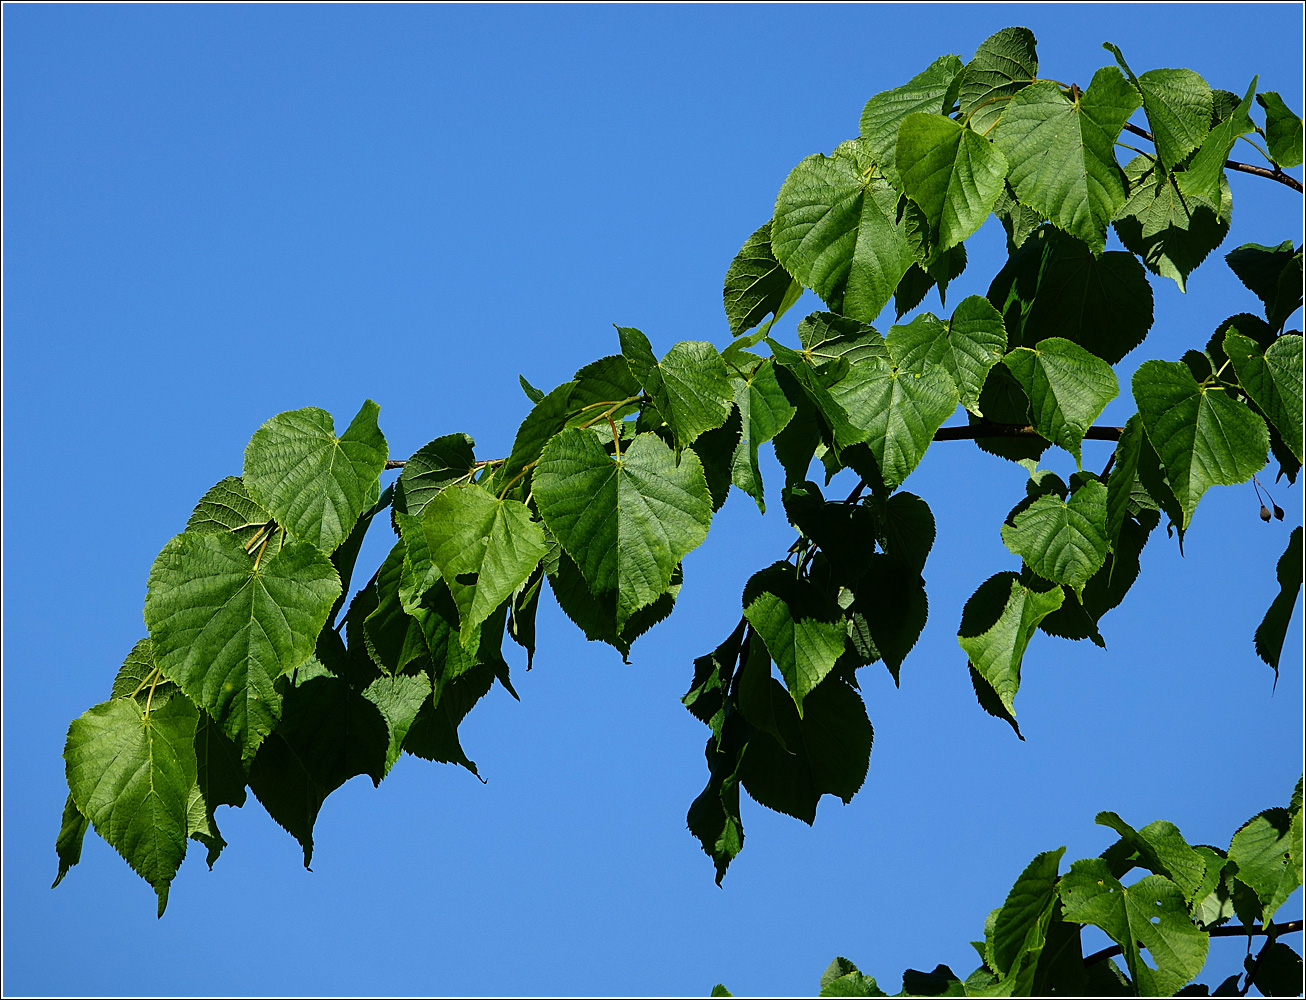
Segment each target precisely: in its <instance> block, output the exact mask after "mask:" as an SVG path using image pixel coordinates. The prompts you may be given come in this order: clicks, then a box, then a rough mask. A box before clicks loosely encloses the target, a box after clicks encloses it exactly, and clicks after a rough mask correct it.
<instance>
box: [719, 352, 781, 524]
mask: <svg viewBox="0 0 1306 1000" xmlns="http://www.w3.org/2000/svg"><path fill="white" fill-rule="evenodd" d="M730 384H731V385H732V386H734V390H735V406H737V407H738V408H739V417H740V424H741V427H742V430H741V432H740V435H739V443H738V444H737V445H736V446H735V453H734V457H733V459H732V460H731V466H730V478H731V482H733V483H734V484H735V485H736V486H738V487H739V488H740V489H741V490H743V491H744V492H745V493H747V494H748V495H749V496H751V497H752V498H753V499H754V500H756V501H757V509H758V510H760V511H762V512H763V513H766V504H765V502H764V501H763V491H762V471H761V468H760V467H759V466H758V463H757V450H758V448H760V447H761V446H762V445H763V444H765V443H766V442H767V441H770V440H771V439H772V438H773V437H775V436H776V435H777V434H779V433H780V431H782V430H783V429H784V428H785V425H786V424H788V423H789V421H790V420H791V419H792V418H793V415H794V413H796V412H797V410H796V408H795V407H794V406H793V404H791V403H790V402H789V400H788V399H786V398H785V394H784V390H783V389H781V388H780V383H779V382H778V381H777V380H776V376H775V365H774V363H773V362H772V361H771V359H770V358H767V359H766V360H765V361H762V362H761V363H760V364H758V365H757V367H756V368H754V369H753V370H752V371H750V372H749V373H748V375H747V376H746V377H742V378H738V377H736V378H732V379H731V380H730Z"/></svg>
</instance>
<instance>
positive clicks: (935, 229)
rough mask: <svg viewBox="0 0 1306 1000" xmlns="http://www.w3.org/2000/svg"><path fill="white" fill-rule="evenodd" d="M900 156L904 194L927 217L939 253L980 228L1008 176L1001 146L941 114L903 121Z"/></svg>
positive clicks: (899, 143) (899, 148)
mask: <svg viewBox="0 0 1306 1000" xmlns="http://www.w3.org/2000/svg"><path fill="white" fill-rule="evenodd" d="M896 160H897V164H898V170H899V172H900V173H901V175H902V189H903V192H904V193H905V194H906V195H907V197H909V198H910V199H911V200H912V201H914V202H916V204H918V205H919V206H920V207H921V209H922V210H923V211H924V212H925V217H926V218H927V219H928V220H929V224H930V229H931V232H932V235H933V236H934V238H935V241H936V243H935V247H936V249H935V252H936V253H937V252H940V251H943V250H947V249H948V248H949V247H953V246H956V245H957V244H959V243H961V242H962V241H963V240H965V239H966V238H967V237H968V236H970V235H971V234H972V233H974V232H975V231H976V230H977V229H979V227H980V225H981V224H982V223H983V222H984V220H985V219H986V218H988V214H989V211H990V209H992V208H993V204H994V202H996V201H997V200H998V195H1000V194H1001V193H1002V188H1003V180H1004V178H1005V177H1006V175H1007V160H1006V157H1004V156H1003V155H1002V151H1001V150H1000V149H999V148H998V147H997V146H995V145H993V143H991V142H989V140H988V139H985V138H984V137H983V136H981V135H979V134H978V133H977V132H974V131H972V130H970V129H967V128H962V127H961V126H960V125H958V124H957V123H956V122H955V121H953V120H952V119H951V118H945V117H944V116H943V115H940V114H921V113H915V114H910V115H908V116H907V117H906V118H904V119H903V122H902V126H901V128H900V129H899V132H898V149H897V154H896Z"/></svg>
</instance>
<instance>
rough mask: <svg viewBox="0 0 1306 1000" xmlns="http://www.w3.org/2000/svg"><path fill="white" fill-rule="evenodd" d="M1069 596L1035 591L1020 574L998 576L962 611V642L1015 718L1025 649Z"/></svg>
mask: <svg viewBox="0 0 1306 1000" xmlns="http://www.w3.org/2000/svg"><path fill="white" fill-rule="evenodd" d="M1064 596H1065V592H1064V591H1063V590H1062V589H1061V588H1060V587H1053V588H1052V589H1050V590H1045V591H1040V590H1034V589H1032V588H1031V587H1028V586H1026V585H1025V584H1023V583H1021V582H1020V578H1019V577H1018V576H1017V575H1016V574H1015V573H997V574H995V575H994V576H991V577H989V578H988V579H987V580H985V581H984V582H983V583H982V584H980V586H979V589H978V590H976V591H975V593H974V594H972V595H971V597H970V600H968V601H967V602H966V606H965V608H963V609H962V612H961V628H960V630H959V631H958V634H957V642H958V643H959V644H960V646H961V648H962V649H963V650H964V651H965V652H966V655H967V656H968V657H970V662H971V666H972V667H973V668H974V669H975V670H976V671H977V672H978V674H979V676H980V677H982V678H983V679H984V681H985V682H987V684H988V685H989V687H991V688H992V689H993V691H994V693H995V694H996V695H997V696H998V698H999V700H1000V701H1001V703H1002V706H1003V708H1004V709H1005V710H1006V712H1007V713H1009V714H1010V715H1012V716H1014V715H1015V714H1016V713H1015V709H1014V708H1013V707H1012V703H1013V699H1014V698H1015V697H1016V691H1017V690H1018V689H1019V687H1020V661H1021V658H1022V657H1023V656H1024V655H1025V647H1026V646H1028V645H1029V640H1030V638H1031V637H1032V636H1033V634H1034V630H1035V629H1036V628H1038V623H1039V622H1040V621H1042V620H1043V618H1044V616H1046V615H1048V614H1049V613H1051V612H1052V611H1055V610H1056V609H1057V608H1059V607H1060V606H1061V601H1062V599H1063V598H1064Z"/></svg>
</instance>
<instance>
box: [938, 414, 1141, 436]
mask: <svg viewBox="0 0 1306 1000" xmlns="http://www.w3.org/2000/svg"><path fill="white" fill-rule="evenodd" d="M1124 432H1125V429H1124V428H1123V427H1090V428H1089V429H1088V430H1087V431H1085V432H1084V438H1085V440H1088V441H1119V440H1120V435H1121V434H1123V433H1124ZM1041 436H1042V435H1040V434H1039V432H1038V431H1036V430H1034V428H1033V427H1031V426H1030V425H1029V424H1024V425H1020V424H999V423H994V422H993V421H992V420H985V419H983V418H980V420H979V421H978V422H977V423H973V424H968V425H966V426H965V427H940V428H939V429H938V430H937V431H935V432H934V440H935V441H973V440H975V439H976V438H991V437H1013V438H1036V437H1041Z"/></svg>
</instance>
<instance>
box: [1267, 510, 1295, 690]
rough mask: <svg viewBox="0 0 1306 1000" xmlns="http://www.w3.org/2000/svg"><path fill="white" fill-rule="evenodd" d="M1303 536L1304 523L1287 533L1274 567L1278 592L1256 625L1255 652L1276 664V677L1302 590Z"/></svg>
mask: <svg viewBox="0 0 1306 1000" xmlns="http://www.w3.org/2000/svg"><path fill="white" fill-rule="evenodd" d="M1301 538H1302V530H1301V525H1298V526H1297V527H1295V528H1293V529H1292V534H1291V535H1289V536H1288V547H1287V548H1286V549H1284V550H1283V555H1281V556H1280V557H1279V563H1278V565H1277V566H1276V567H1275V574H1276V576H1277V577H1278V580H1279V592H1278V593H1277V594H1276V595H1275V596H1274V600H1273V601H1271V602H1270V607H1269V610H1267V611H1266V612H1265V617H1264V618H1263V619H1261V624H1260V625H1258V626H1257V627H1256V655H1258V656H1259V657H1260V658H1261V659H1262V660H1264V661H1265V662H1266V663H1268V664H1269V665H1270V666H1271V667H1273V668H1274V676H1275V680H1276V681H1277V680H1278V677H1279V656H1280V654H1281V653H1282V652H1283V640H1284V639H1285V638H1286V637H1287V635H1288V623H1289V622H1290V621H1292V611H1293V608H1294V607H1295V606H1296V604H1297V595H1298V594H1299V593H1300V592H1301V586H1302V544H1301Z"/></svg>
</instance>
